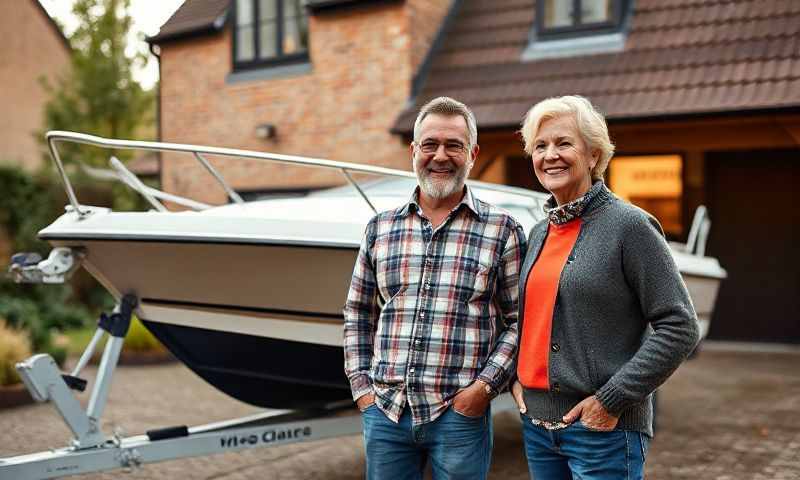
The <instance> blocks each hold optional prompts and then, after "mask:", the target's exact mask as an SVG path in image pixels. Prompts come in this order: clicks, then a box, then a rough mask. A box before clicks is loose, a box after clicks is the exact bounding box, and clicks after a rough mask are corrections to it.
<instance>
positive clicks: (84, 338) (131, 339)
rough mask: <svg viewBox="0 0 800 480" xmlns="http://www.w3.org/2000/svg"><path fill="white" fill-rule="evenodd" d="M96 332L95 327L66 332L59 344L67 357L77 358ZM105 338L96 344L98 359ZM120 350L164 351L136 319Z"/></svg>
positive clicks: (134, 318)
mask: <svg viewBox="0 0 800 480" xmlns="http://www.w3.org/2000/svg"><path fill="white" fill-rule="evenodd" d="M96 330H97V327H96V326H91V327H84V328H79V329H74V330H67V331H66V332H64V333H63V335H62V338H61V340H60V341H59V343H62V344H63V345H64V346H65V347H66V348H67V353H68V354H69V356H73V357H79V356H80V355H81V354H83V351H84V350H86V346H87V345H89V342H90V341H91V340H92V336H94V332H95V331H96ZM107 338H108V335H105V336H103V338H102V339H101V340H100V342H98V344H97V347H96V348H95V356H96V357H98V358H99V355H100V353H101V352H102V351H103V347H104V346H105V344H106V339H107ZM122 348H123V350H125V351H135V352H160V351H164V350H165V349H164V346H163V345H161V342H159V341H158V340H157V339H156V338H155V337H154V336H153V334H152V333H150V331H149V330H147V328H145V326H144V325H143V324H142V322H140V321H139V319H138V318H136V317H133V318H132V319H131V326H130V329H129V330H128V334H127V335H126V336H125V343H124V345H123V347H122Z"/></svg>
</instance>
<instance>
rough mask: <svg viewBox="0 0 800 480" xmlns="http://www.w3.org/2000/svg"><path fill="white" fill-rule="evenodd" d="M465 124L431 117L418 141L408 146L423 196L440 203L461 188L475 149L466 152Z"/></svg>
mask: <svg viewBox="0 0 800 480" xmlns="http://www.w3.org/2000/svg"><path fill="white" fill-rule="evenodd" d="M469 148H470V147H469V133H468V128H467V121H466V120H465V119H464V117H462V116H461V115H439V114H430V115H428V116H427V117H425V119H424V120H423V121H422V123H421V124H420V135H419V140H418V141H417V142H415V143H413V144H412V145H411V155H412V159H413V164H414V173H416V174H417V180H418V182H419V186H420V189H421V190H422V192H423V193H425V194H426V195H428V196H430V197H433V198H437V199H441V198H446V197H449V196H450V195H453V194H455V193H457V192H460V191H461V190H462V189H463V188H464V181H465V180H466V178H467V175H469V172H470V170H471V169H472V165H473V164H474V162H475V158H476V157H477V155H478V146H477V145H474V146H473V147H472V150H471V151H470V150H469Z"/></svg>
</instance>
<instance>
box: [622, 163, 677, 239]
mask: <svg viewBox="0 0 800 480" xmlns="http://www.w3.org/2000/svg"><path fill="white" fill-rule="evenodd" d="M682 172H683V159H682V158H681V157H680V156H678V155H654V156H641V157H625V156H618V157H614V159H613V160H611V164H610V165H609V177H610V178H609V180H610V182H609V187H610V188H611V191H612V192H614V193H615V194H616V195H618V196H619V197H620V198H623V199H625V200H628V201H629V202H631V203H633V204H634V205H637V206H639V207H641V208H643V209H645V210H647V211H648V212H650V213H652V214H653V216H655V217H656V218H657V219H658V221H659V222H661V226H662V227H664V232H665V233H666V234H667V235H668V236H670V237H671V238H677V237H680V236H681V235H682V234H683V223H682V221H681V208H682V204H681V199H682V198H683V180H682V178H683V173H682Z"/></svg>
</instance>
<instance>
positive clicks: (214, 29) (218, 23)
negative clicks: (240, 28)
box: [144, 3, 231, 45]
mask: <svg viewBox="0 0 800 480" xmlns="http://www.w3.org/2000/svg"><path fill="white" fill-rule="evenodd" d="M230 10H231V6H230V3H228V5H227V6H226V7H225V8H224V9H222V12H220V14H219V15H217V17H216V18H215V19H214V21H213V22H211V23H210V24H206V25H198V26H196V27H193V28H187V29H186V30H179V31H177V32H173V33H168V34H166V35H162V34H161V32H158V33H156V34H155V35H153V36H152V37H145V39H144V40H145V42H147V43H149V44H150V45H160V44H163V43H167V42H172V41H175V40H183V39H185V38H191V37H196V36H202V35H210V34H214V33H218V32H221V31H222V30H223V29H224V28H225V24H227V23H228V13H229V12H230ZM173 15H174V14H173ZM167 22H169V20H167ZM167 22H165V25H166V23H167ZM162 27H163V25H162Z"/></svg>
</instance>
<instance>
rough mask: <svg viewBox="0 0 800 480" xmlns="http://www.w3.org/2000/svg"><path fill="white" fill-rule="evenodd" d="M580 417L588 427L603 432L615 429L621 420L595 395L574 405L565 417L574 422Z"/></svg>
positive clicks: (569, 421) (567, 421)
mask: <svg viewBox="0 0 800 480" xmlns="http://www.w3.org/2000/svg"><path fill="white" fill-rule="evenodd" d="M578 419H580V421H581V423H583V425H584V426H585V427H586V428H589V429H591V430H599V431H603V432H607V431H611V430H614V428H616V426H617V422H618V421H619V417H615V416H614V415H611V414H610V413H608V411H607V410H606V409H605V407H604V406H603V404H602V403H600V401H599V400H598V399H597V397H595V396H594V395H592V396H591V397H587V398H585V399H583V400H582V401H581V402H580V403H579V404H577V405H575V406H574V407H572V410H570V411H569V412H567V414H566V415H564V418H563V420H564V422H565V423H572V422H574V421H575V420H578Z"/></svg>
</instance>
